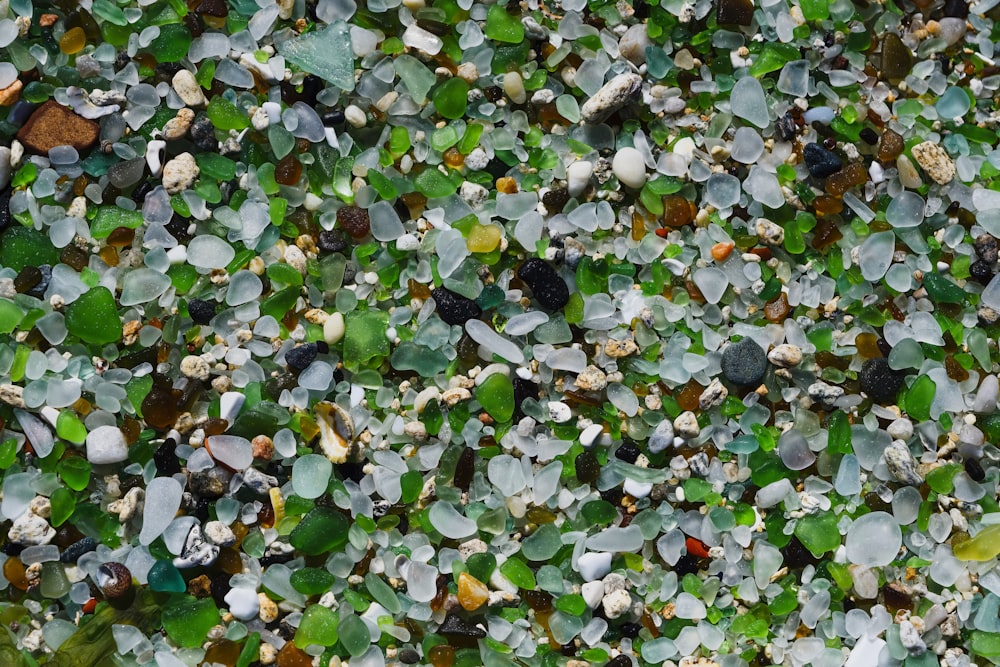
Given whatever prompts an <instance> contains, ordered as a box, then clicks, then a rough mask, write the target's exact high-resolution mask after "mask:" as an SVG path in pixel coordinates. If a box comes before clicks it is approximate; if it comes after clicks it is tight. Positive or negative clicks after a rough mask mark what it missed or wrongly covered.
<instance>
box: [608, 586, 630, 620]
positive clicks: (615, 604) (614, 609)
mask: <svg viewBox="0 0 1000 667" xmlns="http://www.w3.org/2000/svg"><path fill="white" fill-rule="evenodd" d="M601 605H602V606H603V607H604V615H605V616H607V617H608V618H619V617H620V616H622V615H624V614H625V613H626V612H627V611H628V610H629V609H630V608H631V607H632V596H631V595H629V593H628V591H626V590H616V591H613V592H611V593H609V594H607V595H605V596H604V599H603V600H602V601H601Z"/></svg>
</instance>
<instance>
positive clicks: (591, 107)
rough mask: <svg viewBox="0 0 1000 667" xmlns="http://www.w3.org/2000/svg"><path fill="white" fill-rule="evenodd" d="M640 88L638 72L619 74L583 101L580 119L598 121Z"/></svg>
mask: <svg viewBox="0 0 1000 667" xmlns="http://www.w3.org/2000/svg"><path fill="white" fill-rule="evenodd" d="M758 85H759V84H758ZM641 88H642V77H641V76H639V75H638V74H631V73H629V74H619V75H618V76H616V77H614V78H613V79H611V80H610V81H608V82H607V83H606V84H604V85H603V86H602V87H601V88H600V90H598V91H597V92H596V93H594V95H593V97H591V98H590V99H588V100H587V101H586V102H584V103H583V106H582V107H580V120H581V121H582V122H584V123H588V124H595V123H600V122H601V121H603V120H604V119H605V118H607V117H608V116H610V115H611V114H612V113H614V112H615V111H618V109H621V108H622V107H623V106H625V105H626V104H627V103H628V102H629V101H630V100H631V99H632V97H633V96H634V95H636V94H637V93H638V92H639V91H640V90H641Z"/></svg>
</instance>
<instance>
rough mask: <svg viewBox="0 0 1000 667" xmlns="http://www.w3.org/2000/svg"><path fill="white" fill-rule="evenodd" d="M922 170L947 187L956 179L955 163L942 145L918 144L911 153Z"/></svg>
mask: <svg viewBox="0 0 1000 667" xmlns="http://www.w3.org/2000/svg"><path fill="white" fill-rule="evenodd" d="M910 152H911V153H913V159H915V160H916V161H917V164H919V165H920V167H921V169H923V170H924V171H926V172H927V175H928V176H930V177H931V178H932V179H933V180H934V181H935V182H937V183H940V184H941V185H947V184H948V183H950V182H951V180H952V179H953V178H955V163H954V162H952V160H951V157H950V156H949V155H948V153H947V152H946V151H945V150H944V148H942V147H941V146H940V145H938V144H936V143H935V142H933V141H925V142H923V143H921V144H917V145H916V146H914V147H913V149H912V150H911V151H910Z"/></svg>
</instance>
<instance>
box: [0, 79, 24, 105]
mask: <svg viewBox="0 0 1000 667" xmlns="http://www.w3.org/2000/svg"><path fill="white" fill-rule="evenodd" d="M23 88H24V84H23V83H21V80H20V79H17V80H16V81H14V83H12V84H10V85H9V86H7V87H6V88H4V89H2V90H0V107H9V106H10V105H12V104H14V103H15V102H17V101H18V100H19V99H21V90H22V89H23Z"/></svg>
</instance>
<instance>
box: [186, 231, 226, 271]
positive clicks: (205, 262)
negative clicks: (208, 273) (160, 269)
mask: <svg viewBox="0 0 1000 667" xmlns="http://www.w3.org/2000/svg"><path fill="white" fill-rule="evenodd" d="M234 257H236V250H234V249H233V247H232V246H231V245H229V244H228V243H226V241H225V240H223V239H220V238H219V237H218V236H212V235H211V234H202V235H201V236H196V237H194V238H193V239H191V242H190V243H189V244H188V248H187V261H188V264H190V265H191V266H196V267H198V268H201V269H222V268H225V266H226V265H227V264H229V262H231V261H233V258H234Z"/></svg>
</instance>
